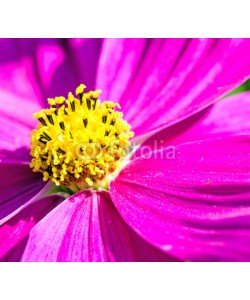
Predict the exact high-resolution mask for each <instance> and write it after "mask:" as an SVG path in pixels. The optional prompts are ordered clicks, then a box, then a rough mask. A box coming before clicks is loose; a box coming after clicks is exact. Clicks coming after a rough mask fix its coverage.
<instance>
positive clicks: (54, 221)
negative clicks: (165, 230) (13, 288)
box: [23, 191, 172, 261]
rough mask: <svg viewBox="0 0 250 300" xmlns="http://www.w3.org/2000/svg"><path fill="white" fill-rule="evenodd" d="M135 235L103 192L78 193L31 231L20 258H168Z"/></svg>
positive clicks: (115, 259)
mask: <svg viewBox="0 0 250 300" xmlns="http://www.w3.org/2000/svg"><path fill="white" fill-rule="evenodd" d="M171 259H172V258H171V257H170V256H167V255H165V254H164V253H162V252H161V251H159V250H157V249H155V248H154V247H152V246H150V245H148V244H147V243H146V242H145V241H143V240H142V239H141V238H139V237H137V236H136V235H135V234H134V233H133V232H132V231H131V230H130V229H129V228H128V227H127V226H126V225H125V223H124V222H123V221H122V219H121V218H120V217H119V215H118V214H117V212H116V210H115V208H114V206H113V204H112V202H111V201H110V198H109V195H108V193H106V192H98V193H91V192H90V191H84V192H80V193H78V194H75V195H74V196H72V197H70V198H69V199H67V200H65V201H64V202H63V203H62V204H60V205H59V206H58V207H57V208H55V209H54V210H53V211H52V212H51V213H49V214H48V215H47V216H46V217H45V218H44V219H43V220H41V221H40V222H39V223H38V224H37V225H36V226H35V227H34V229H33V230H32V232H31V235H30V239H29V241H28V244H27V247H26V250H25V252H24V255H23V261H133V260H149V261H151V260H156V261H159V260H171Z"/></svg>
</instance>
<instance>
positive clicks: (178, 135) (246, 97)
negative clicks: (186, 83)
mask: <svg viewBox="0 0 250 300" xmlns="http://www.w3.org/2000/svg"><path fill="white" fill-rule="evenodd" d="M249 115H250V92H244V93H240V94H237V95H234V96H230V97H227V98H224V99H222V100H220V101H217V102H216V103H215V104H214V105H212V106H210V107H209V108H207V109H205V110H202V111H201V112H199V113H197V114H195V115H193V116H191V117H190V118H187V119H185V120H183V121H181V122H179V123H177V124H175V125H173V126H170V127H167V128H165V129H163V130H161V131H159V132H158V133H156V134H154V135H152V136H151V137H150V138H149V139H148V140H147V141H145V142H144V144H143V147H148V146H149V147H151V148H153V149H154V150H156V149H157V148H159V147H164V146H169V145H176V144H181V143H185V142H191V141H198V140H203V139H208V138H211V137H215V136H222V135H223V136H227V135H236V134H239V135H240V134H250V118H249Z"/></svg>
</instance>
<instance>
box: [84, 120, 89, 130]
mask: <svg viewBox="0 0 250 300" xmlns="http://www.w3.org/2000/svg"><path fill="white" fill-rule="evenodd" d="M83 124H84V127H85V128H86V127H87V125H88V119H83Z"/></svg>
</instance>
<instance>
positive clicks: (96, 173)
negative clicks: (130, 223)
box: [30, 84, 133, 191]
mask: <svg viewBox="0 0 250 300" xmlns="http://www.w3.org/2000/svg"><path fill="white" fill-rule="evenodd" d="M84 89H85V85H83V84H81V85H80V86H79V87H78V88H77V89H76V91H75V96H74V95H73V94H72V93H69V94H68V97H67V99H65V98H64V97H55V98H49V99H48V103H49V105H50V108H49V109H44V110H42V111H40V112H38V113H36V114H34V116H35V118H37V119H38V120H39V122H40V124H39V125H38V126H37V128H36V129H35V130H34V131H33V132H32V136H31V156H32V161H31V164H30V166H31V168H32V169H33V171H34V172H41V173H43V180H45V181H46V180H52V181H53V182H54V183H55V184H56V185H64V186H67V187H68V188H70V189H72V191H76V187H77V190H79V189H86V188H92V189H99V188H105V189H107V188H108V185H109V182H110V180H111V179H112V177H113V176H115V175H114V174H115V172H118V170H120V169H121V167H122V165H123V163H124V161H123V160H124V159H125V156H126V149H127V148H129V147H130V142H129V140H130V138H131V137H133V132H132V131H130V126H129V124H128V123H127V122H126V121H124V120H123V115H122V113H121V112H119V111H117V110H116V109H119V108H120V106H119V104H117V103H114V102H112V101H104V102H101V101H100V100H99V95H100V93H101V91H100V90H97V91H90V92H88V93H84ZM45 120H48V122H46V121H45ZM51 125H53V126H51Z"/></svg>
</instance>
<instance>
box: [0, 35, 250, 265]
mask: <svg viewBox="0 0 250 300" xmlns="http://www.w3.org/2000/svg"><path fill="white" fill-rule="evenodd" d="M1 43H6V41H3V40H1V41H0V44H1ZM15 43H16V41H15V40H13V41H8V43H6V45H5V47H0V53H1V51H5V53H4V54H5V56H4V57H5V58H6V59H5V60H4V61H2V62H1V61H0V74H1V76H0V82H1V88H0V116H1V118H0V125H1V126H0V190H1V199H0V258H1V260H4V261H8V260H9V261H16V260H17V261H20V260H21V261H173V260H174V261H176V260H181V261H187V260H188V261H208V260H212V261H221V260H227V261H249V260H250V251H249V249H250V230H249V228H250V226H249V225H250V200H249V199H250V192H249V191H250V181H249V178H250V151H249V147H250V146H249V145H250V142H249V141H250V119H249V114H250V105H249V103H250V95H249V92H246V93H241V94H239V95H234V96H230V97H228V96H227V97H225V96H226V95H227V94H228V93H229V92H230V91H231V90H233V89H234V88H236V87H237V86H239V85H240V84H241V83H243V82H244V81H245V80H247V79H249V78H250V56H249V55H248V53H249V49H250V41H249V40H248V39H148V40H147V39H107V40H100V39H90V40H89V39H82V40H81V39H80V40H77V41H75V40H65V43H60V42H59V41H57V40H48V41H46V40H29V42H27V41H26V40H25V41H24V43H28V44H25V47H21V49H29V51H27V52H25V51H24V50H22V51H24V52H25V53H22V52H21V53H17V54H16V56H15V55H14V54H13V53H15V51H16V49H19V48H18V45H15ZM20 43H22V42H21V41H20ZM27 45H28V46H27ZM6 47H7V48H8V49H7V50H8V51H7V50H6ZM64 47H65V48H64ZM1 49H4V50H1ZM10 54H11V55H10ZM69 54H70V55H69ZM0 59H1V56H0ZM80 82H85V83H86V86H88V87H89V88H90V89H92V91H88V92H86V91H85V88H86V86H85V85H83V84H81V85H80V86H78V87H77V88H76V90H75V93H74V94H73V93H68V92H69V91H72V90H73V89H75V87H76V86H77V84H79V83H80ZM97 88H98V89H99V88H100V89H102V94H101V96H100V90H98V89H97ZM59 95H62V96H59ZM58 96H59V97H58ZM48 97H50V98H49V99H48V104H49V107H48V106H47V103H46V102H45V99H47V98H48ZM100 97H102V99H111V100H112V101H117V103H116V102H112V101H101V100H100ZM16 107H18V109H13V108H16ZM120 107H121V108H120ZM32 115H34V116H35V120H34V118H33V119H32ZM130 125H131V127H130ZM134 133H135V136H133V135H134ZM29 153H31V157H30V154H29ZM30 166H31V168H30ZM32 169H33V171H35V172H32ZM42 178H43V179H44V180H45V181H46V182H44V181H43V180H42Z"/></svg>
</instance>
